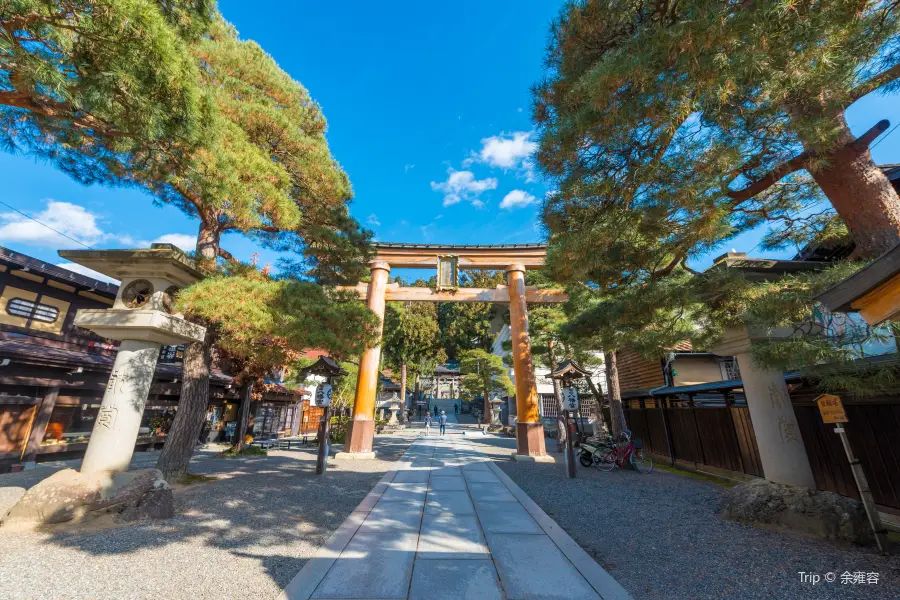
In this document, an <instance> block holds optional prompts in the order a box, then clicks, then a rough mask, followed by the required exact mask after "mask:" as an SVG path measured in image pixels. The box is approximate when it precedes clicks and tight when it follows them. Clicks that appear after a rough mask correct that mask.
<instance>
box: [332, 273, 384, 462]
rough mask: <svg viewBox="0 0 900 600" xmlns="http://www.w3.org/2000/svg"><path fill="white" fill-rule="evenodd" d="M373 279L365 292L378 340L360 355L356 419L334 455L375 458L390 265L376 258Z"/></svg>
mask: <svg viewBox="0 0 900 600" xmlns="http://www.w3.org/2000/svg"><path fill="white" fill-rule="evenodd" d="M371 267H372V279H371V281H370V283H369V291H368V294H367V295H366V305H367V306H368V307H369V310H371V311H372V312H373V313H375V314H376V315H378V320H379V325H378V336H379V340H378V343H377V344H376V345H375V346H372V347H371V348H366V349H365V351H363V354H362V357H361V358H360V359H359V375H358V376H357V379H356V398H355V399H354V401H353V420H352V421H351V422H350V427H349V429H348V430H347V437H346V439H345V441H344V451H343V452H338V453H337V454H336V455H335V458H356V459H361V458H375V453H374V452H372V440H373V439H374V437H375V393H376V392H377V390H378V363H379V361H380V360H381V339H380V338H381V332H382V329H383V327H384V304H385V300H384V294H385V291H386V290H387V283H388V275H389V274H390V272H391V266H390V265H389V264H388V263H386V262H381V261H377V262H373V263H372V264H371Z"/></svg>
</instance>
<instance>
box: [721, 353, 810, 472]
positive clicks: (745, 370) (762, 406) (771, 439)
mask: <svg viewBox="0 0 900 600" xmlns="http://www.w3.org/2000/svg"><path fill="white" fill-rule="evenodd" d="M736 358H737V361H738V366H739V367H740V369H741V381H742V382H743V384H744V394H745V395H746V397H747V407H748V408H749V409H750V420H751V421H752V422H753V431H754V432H755V433H756V445H757V446H758V447H759V458H760V462H762V468H763V475H764V476H765V478H766V479H768V480H770V481H774V482H777V483H786V484H789V485H798V486H802V487H808V488H812V489H816V480H815V479H814V478H813V474H812V469H811V468H810V466H809V458H808V457H807V455H806V446H804V445H803V438H802V437H801V436H800V427H799V426H798V425H797V417H796V416H795V414H794V405H793V404H791V398H790V395H789V394H788V389H787V385H785V383H784V373H782V372H781V371H776V370H773V369H761V368H759V367H757V366H756V365H754V364H753V357H752V356H750V354H749V353H741V354H738V355H736Z"/></svg>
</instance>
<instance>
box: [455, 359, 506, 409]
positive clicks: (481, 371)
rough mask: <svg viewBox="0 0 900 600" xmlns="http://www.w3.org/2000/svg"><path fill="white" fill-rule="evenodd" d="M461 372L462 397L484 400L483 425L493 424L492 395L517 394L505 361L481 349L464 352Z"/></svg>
mask: <svg viewBox="0 0 900 600" xmlns="http://www.w3.org/2000/svg"><path fill="white" fill-rule="evenodd" d="M459 372H460V375H462V381H461V388H462V389H461V390H460V391H461V392H462V397H463V398H465V399H467V400H473V399H475V398H476V397H477V396H482V397H483V398H484V416H483V421H482V422H483V423H484V424H485V425H490V424H491V394H492V393H494V392H500V393H503V394H507V395H511V394H514V393H515V390H514V388H513V383H512V381H511V380H510V378H509V374H508V373H507V368H506V366H504V364H503V359H502V358H501V357H499V356H498V355H496V354H491V353H489V352H485V351H484V350H481V349H474V350H463V351H462V352H461V353H460V356H459Z"/></svg>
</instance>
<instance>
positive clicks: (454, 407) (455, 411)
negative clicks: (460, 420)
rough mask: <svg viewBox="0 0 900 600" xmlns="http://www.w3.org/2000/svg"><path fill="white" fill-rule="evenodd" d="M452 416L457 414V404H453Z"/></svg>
mask: <svg viewBox="0 0 900 600" xmlns="http://www.w3.org/2000/svg"><path fill="white" fill-rule="evenodd" d="M453 414H454V415H458V414H459V404H455V403H454V404H453Z"/></svg>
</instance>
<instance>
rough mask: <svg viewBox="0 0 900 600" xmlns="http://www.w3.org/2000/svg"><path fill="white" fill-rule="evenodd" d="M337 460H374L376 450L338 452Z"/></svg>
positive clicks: (335, 456) (336, 454)
mask: <svg viewBox="0 0 900 600" xmlns="http://www.w3.org/2000/svg"><path fill="white" fill-rule="evenodd" d="M334 458H335V460H374V459H375V453H374V452H337V453H335V455H334Z"/></svg>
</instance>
